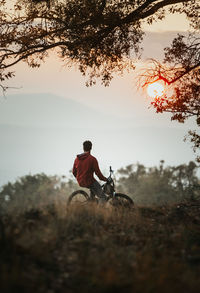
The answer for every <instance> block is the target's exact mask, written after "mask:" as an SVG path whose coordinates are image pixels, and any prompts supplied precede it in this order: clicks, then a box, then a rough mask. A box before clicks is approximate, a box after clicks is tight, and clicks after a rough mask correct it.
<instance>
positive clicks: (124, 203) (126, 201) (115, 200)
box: [109, 193, 134, 208]
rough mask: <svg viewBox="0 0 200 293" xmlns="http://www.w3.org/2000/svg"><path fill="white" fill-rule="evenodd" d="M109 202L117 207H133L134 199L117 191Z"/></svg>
mask: <svg viewBox="0 0 200 293" xmlns="http://www.w3.org/2000/svg"><path fill="white" fill-rule="evenodd" d="M109 204H110V205H112V206H113V207H116V208H120V207H122V208H133V206H134V202H133V200H132V199H131V198H130V197H129V196H128V195H126V194H123V193H115V195H114V197H112V198H111V199H109Z"/></svg>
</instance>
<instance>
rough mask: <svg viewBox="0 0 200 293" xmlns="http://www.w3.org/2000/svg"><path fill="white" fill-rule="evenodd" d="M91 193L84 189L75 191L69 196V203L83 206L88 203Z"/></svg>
mask: <svg viewBox="0 0 200 293" xmlns="http://www.w3.org/2000/svg"><path fill="white" fill-rule="evenodd" d="M88 200H89V195H88V194H87V192H85V191H84V190H76V191H74V192H73V193H72V194H71V195H70V196H69V198H68V201H67V205H73V206H83V205H85V204H87V201H88Z"/></svg>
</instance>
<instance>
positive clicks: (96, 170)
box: [94, 158, 107, 181]
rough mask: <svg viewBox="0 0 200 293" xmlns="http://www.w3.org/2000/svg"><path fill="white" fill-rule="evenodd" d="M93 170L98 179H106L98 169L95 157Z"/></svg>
mask: <svg viewBox="0 0 200 293" xmlns="http://www.w3.org/2000/svg"><path fill="white" fill-rule="evenodd" d="M94 172H95V174H96V175H97V176H98V178H99V179H100V180H102V181H107V178H106V177H105V176H103V174H102V173H101V171H100V169H99V164H98V162H97V159H96V158H94Z"/></svg>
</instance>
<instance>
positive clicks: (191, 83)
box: [139, 6, 200, 162]
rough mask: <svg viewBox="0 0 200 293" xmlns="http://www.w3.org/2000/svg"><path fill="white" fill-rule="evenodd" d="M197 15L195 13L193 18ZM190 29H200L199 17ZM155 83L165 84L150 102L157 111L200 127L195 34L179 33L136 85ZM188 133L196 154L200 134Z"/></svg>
mask: <svg viewBox="0 0 200 293" xmlns="http://www.w3.org/2000/svg"><path fill="white" fill-rule="evenodd" d="M199 7H200V6H199ZM198 12H199V11H198ZM198 12H196V17H197V15H198V14H197V13H198ZM193 26H194V28H199V29H200V17H199V18H198V17H197V19H196V22H195V23H193ZM158 80H160V81H163V82H164V83H165V87H166V91H165V93H164V95H162V96H160V97H156V98H155V99H154V101H153V102H152V103H151V104H152V105H153V107H154V108H155V109H156V112H157V113H163V112H170V113H171V114H172V116H171V120H176V121H178V122H180V123H184V122H185V121H186V120H187V119H188V118H190V117H193V118H195V119H196V124H197V126H198V127H199V126H200V37H199V35H198V34H197V32H196V33H192V34H189V36H188V37H186V36H183V35H180V34H179V35H178V36H177V37H176V38H175V39H174V40H173V42H172V44H171V46H170V47H167V48H165V58H164V60H163V62H162V63H161V62H158V61H156V60H152V62H151V64H150V66H149V68H148V69H147V70H146V69H145V70H144V73H143V74H141V77H140V80H139V83H142V86H143V87H144V88H145V87H146V86H148V84H149V83H153V82H155V81H158ZM188 134H189V136H188V137H187V138H188V139H189V140H190V142H192V144H193V149H194V151H195V152H196V151H197V150H198V149H199V147H200V135H199V134H198V133H197V132H196V131H192V130H190V131H189V133H188ZM187 138H186V139H187ZM197 161H199V162H200V157H199V156H197Z"/></svg>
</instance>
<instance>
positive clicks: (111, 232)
mask: <svg viewBox="0 0 200 293" xmlns="http://www.w3.org/2000/svg"><path fill="white" fill-rule="evenodd" d="M199 224H200V201H197V200H196V201H187V202H182V203H180V204H173V205H169V206H163V207H155V206H154V207H142V206H136V207H135V208H134V209H133V210H127V209H120V210H117V209H116V210H115V209H106V208H104V207H99V206H97V205H88V206H85V207H82V208H76V209H75V208H74V209H73V208H71V209H67V208H66V205H65V204H62V205H61V206H59V205H57V206H55V205H54V206H43V207H42V208H40V209H30V210H27V211H26V212H23V213H22V212H17V211H16V213H13V214H12V215H11V214H4V215H2V217H1V222H0V232H1V239H0V245H1V249H0V254H1V255H0V257H1V263H0V270H1V274H0V287H1V292H2V293H8V292H9V293H10V292H20V293H23V292H28V293H32V292H37V293H43V292H45V293H53V292H59V293H76V292H77V293H78V292H82V293H86V292H87V293H90V292H95V293H104V292H105V293H107V292H109V293H110V292H115V293H118V292H127V293H129V292H142V293H146V292H162V293H165V292H171V293H172V292H187V293H190V292H194V293H196V292H199V288H200V278H199V274H200V229H199V227H200V226H199Z"/></svg>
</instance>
